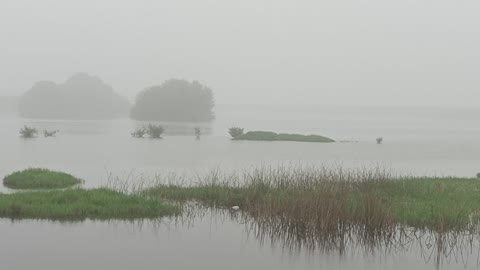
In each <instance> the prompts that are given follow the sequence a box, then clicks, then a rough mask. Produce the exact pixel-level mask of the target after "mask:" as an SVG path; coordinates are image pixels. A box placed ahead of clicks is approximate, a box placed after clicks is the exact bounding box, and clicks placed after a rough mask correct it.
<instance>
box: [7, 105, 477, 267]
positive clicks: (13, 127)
mask: <svg viewBox="0 0 480 270" xmlns="http://www.w3.org/2000/svg"><path fill="white" fill-rule="evenodd" d="M216 114H217V119H216V121H215V122H214V123H212V124H204V125H196V124H188V123H186V124H180V123H163V125H164V126H165V127H166V130H167V131H166V134H165V136H164V138H163V139H162V140H151V139H134V138H132V137H131V136H130V132H131V131H132V130H133V129H134V128H136V127H140V126H141V125H143V123H138V122H135V121H131V120H128V119H120V120H114V121H58V120H56V121H54V120H28V119H21V118H18V117H16V116H11V115H10V116H8V115H4V116H0V127H1V129H0V138H1V140H0V177H1V178H3V176H4V175H6V174H9V173H11V172H12V171H15V170H21V169H25V168H27V167H46V168H50V169H55V170H61V171H66V172H69V173H72V174H74V175H75V176H78V177H80V178H82V179H84V180H85V186H87V187H97V186H100V185H103V184H105V183H106V182H108V176H109V174H110V175H113V176H117V177H120V178H128V177H130V178H131V179H133V181H135V179H140V178H142V179H147V180H148V179H151V178H153V177H154V175H155V174H160V175H168V174H170V173H174V174H176V175H181V176H185V177H186V179H187V180H188V179H195V178H193V176H195V175H198V174H200V175H202V174H206V173H207V172H208V171H210V170H212V169H219V170H221V171H224V172H231V171H238V172H241V171H243V170H246V169H251V168H253V167H258V166H267V165H272V166H277V165H290V164H293V165H299V164H300V165H313V166H321V165H325V164H326V165H330V166H339V165H341V166H343V167H348V168H358V167H372V166H382V167H385V168H387V169H389V170H391V171H392V172H394V173H398V174H408V175H439V176H464V177H473V176H474V175H475V174H476V173H477V172H480V158H479V154H480V109H454V108H422V109H420V108H348V109H347V108H325V107H321V106H314V105H304V106H299V105H296V106H280V105H277V106H271V105H248V106H240V105H235V106H226V105H222V106H218V107H217V110H216ZM25 124H27V125H30V126H35V127H37V128H39V129H58V130H60V133H59V135H58V136H57V137H56V138H43V136H39V137H38V138H36V139H33V140H23V139H20V138H19V136H18V130H19V129H20V128H21V127H22V126H23V125H25ZM196 126H200V127H201V128H202V131H203V133H204V135H203V136H202V137H201V139H200V140H196V139H195V137H194V135H193V128H194V127H196ZM232 126H240V127H243V128H245V130H271V131H277V132H290V133H304V134H310V133H314V134H321V135H325V136H328V137H331V138H334V139H336V140H338V141H343V140H346V141H349V142H344V143H331V144H321V143H299V142H252V141H231V140H230V139H229V135H228V133H227V130H228V128H229V127H232ZM379 136H381V137H384V143H383V144H381V145H377V144H376V142H375V138H376V137H379ZM192 181H194V180H192ZM0 191H1V192H10V191H9V190H7V189H5V188H3V187H2V188H1V189H0ZM0 232H1V234H2V236H3V237H2V242H1V244H0V261H2V265H3V267H5V269H31V268H36V269H97V268H103V269H150V268H154V267H155V268H159V267H161V268H164V269H319V268H320V269H324V268H325V269H405V268H410V269H435V267H439V268H442V269H477V268H478V267H479V264H478V259H479V256H478V254H477V253H478V247H477V248H475V247H474V248H473V249H472V248H470V250H468V249H466V248H461V249H459V251H458V252H451V253H450V254H451V255H450V256H442V259H441V263H440V264H438V263H435V261H436V260H435V256H434V255H435V251H436V249H435V245H430V244H426V245H424V247H422V248H419V247H418V245H411V246H406V247H403V248H400V249H388V248H385V250H382V249H381V248H380V250H379V251H378V252H376V253H375V254H369V253H368V252H364V251H362V249H361V248H360V247H358V248H352V249H351V250H350V251H349V252H347V253H345V254H341V255H340V254H339V252H335V251H332V252H318V251H312V250H309V249H300V250H298V249H293V250H292V249H291V248H288V247H285V246H282V245H278V244H277V245H275V244H274V245H271V243H270V242H269V241H268V240H267V241H266V242H265V241H260V239H259V238H258V237H254V236H252V234H251V233H249V231H248V230H246V226H245V224H242V223H241V222H237V221H235V219H231V218H230V217H228V215H227V217H225V215H221V217H219V216H218V214H212V213H207V214H205V216H202V217H196V218H193V219H192V220H190V221H189V222H187V224H184V223H180V224H179V223H174V222H172V221H168V220H165V221H164V222H161V223H152V222H144V223H141V224H140V223H135V224H132V223H124V222H113V221H112V222H93V221H86V222H81V223H73V224H60V223H51V222H46V221H16V222H13V223H12V222H11V221H9V220H1V221H0ZM267 239H268V237H267ZM264 240H265V239H264ZM425 241H426V242H425V243H427V242H428V241H430V240H428V239H427V240H425ZM474 242H475V243H476V241H474ZM429 253H432V254H433V255H431V256H427V255H428V254H429ZM437 253H438V252H437ZM467 255H468V256H467ZM432 256H433V257H432ZM26 258H28V259H26Z"/></svg>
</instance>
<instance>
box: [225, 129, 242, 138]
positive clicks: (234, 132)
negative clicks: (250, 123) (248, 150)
mask: <svg viewBox="0 0 480 270" xmlns="http://www.w3.org/2000/svg"><path fill="white" fill-rule="evenodd" d="M228 133H230V136H232V138H235V137H237V136H240V135H242V134H243V128H239V127H232V128H230V129H229V130H228Z"/></svg>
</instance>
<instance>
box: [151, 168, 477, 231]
mask: <svg viewBox="0 0 480 270" xmlns="http://www.w3.org/2000/svg"><path fill="white" fill-rule="evenodd" d="M478 190H480V182H478V180H476V179H473V178H471V179H468V178H427V177H393V176H391V175H390V174H388V173H387V172H385V171H383V170H381V169H375V170H361V171H349V170H344V169H341V168H339V169H328V168H320V169H319V168H304V167H299V168H284V167H279V168H261V169H255V170H252V171H249V172H247V173H245V174H244V175H243V176H239V175H226V176H221V174H219V173H215V174H212V175H210V176H209V177H207V178H205V179H204V180H203V181H200V184H196V185H190V186H182V185H173V184H169V185H166V184H161V185H157V186H156V187H153V188H150V189H148V190H147V191H145V192H144V194H145V195H147V196H149V197H153V198H161V199H168V200H174V201H180V202H187V201H196V202H200V203H202V204H204V205H207V206H211V207H218V208H230V207H232V206H239V207H240V209H241V210H242V211H244V212H246V213H248V214H249V215H250V216H252V217H255V218H257V219H262V220H269V222H270V224H276V223H278V222H281V223H282V224H288V228H289V229H292V230H301V231H302V232H303V233H309V234H312V233H313V232H318V233H320V232H323V233H325V232H328V231H336V230H337V229H338V228H350V227H359V228H366V229H369V230H375V231H389V230H391V229H394V228H397V227H398V226H408V227H411V228H418V229H429V230H435V231H452V230H453V231H463V230H476V229H477V225H476V223H477V222H476V221H475V222H473V223H472V219H471V214H472V213H473V212H474V211H476V209H479V208H480V197H478V194H477V193H478Z"/></svg>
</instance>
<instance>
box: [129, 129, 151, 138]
mask: <svg viewBox="0 0 480 270" xmlns="http://www.w3.org/2000/svg"><path fill="white" fill-rule="evenodd" d="M131 134H132V137H134V138H143V136H145V134H147V129H146V128H139V129H136V130H134V131H133V132H132V133H131Z"/></svg>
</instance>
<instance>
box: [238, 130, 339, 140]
mask: <svg viewBox="0 0 480 270" xmlns="http://www.w3.org/2000/svg"><path fill="white" fill-rule="evenodd" d="M233 140H247V141H294V142H322V143H329V142H335V141H334V140H332V139H330V138H327V137H324V136H320V135H301V134H286V133H280V134H278V133H275V132H270V131H249V132H247V133H245V134H242V135H238V136H236V137H234V138H233Z"/></svg>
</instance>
